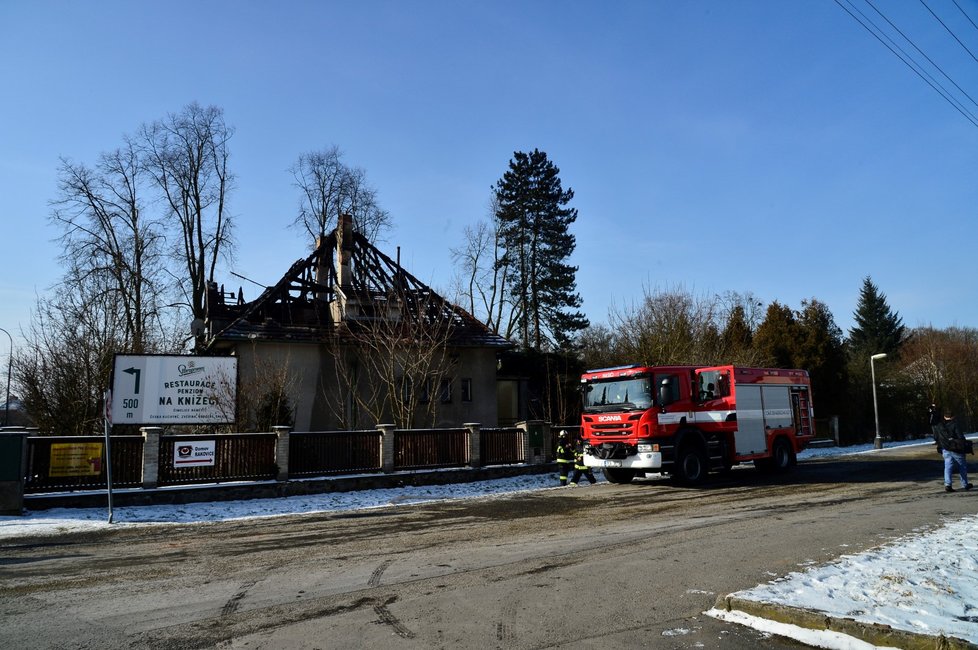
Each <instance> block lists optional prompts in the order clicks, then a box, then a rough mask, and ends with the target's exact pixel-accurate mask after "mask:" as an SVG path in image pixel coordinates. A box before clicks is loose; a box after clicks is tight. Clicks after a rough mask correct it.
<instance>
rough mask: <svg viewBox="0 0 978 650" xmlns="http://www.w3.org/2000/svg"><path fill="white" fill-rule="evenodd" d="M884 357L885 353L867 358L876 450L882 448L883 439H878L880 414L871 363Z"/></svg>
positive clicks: (874, 369) (874, 373) (874, 372)
mask: <svg viewBox="0 0 978 650" xmlns="http://www.w3.org/2000/svg"><path fill="white" fill-rule="evenodd" d="M885 357H886V353H885V352H880V353H879V354H874V355H873V356H871V357H870V358H869V374H870V376H871V377H872V379H873V418H874V419H875V420H876V438H875V439H873V447H874V448H876V449H882V448H883V439H882V438H881V437H880V412H879V409H878V408H877V407H876V368H875V367H874V366H873V362H874V361H876V360H877V359H883V358H885Z"/></svg>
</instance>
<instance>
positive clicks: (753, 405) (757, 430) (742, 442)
mask: <svg viewBox="0 0 978 650" xmlns="http://www.w3.org/2000/svg"><path fill="white" fill-rule="evenodd" d="M766 451H767V437H766V431H765V430H764V402H763V400H762V398H761V387H760V386H753V385H738V386H737V436H736V453H737V455H738V456H749V455H751V454H762V453H765V452H766Z"/></svg>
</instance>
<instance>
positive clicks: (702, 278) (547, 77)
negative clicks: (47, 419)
mask: <svg viewBox="0 0 978 650" xmlns="http://www.w3.org/2000/svg"><path fill="white" fill-rule="evenodd" d="M853 2H855V3H856V4H857V5H858V7H859V8H860V9H861V10H862V11H864V12H866V13H867V14H872V13H873V11H872V8H871V7H870V6H869V5H866V4H864V0H853ZM927 4H928V5H929V6H930V7H931V8H932V9H933V10H934V11H935V13H937V14H938V15H940V16H941V17H942V18H943V19H944V20H945V22H946V23H947V25H948V27H950V28H951V29H952V30H953V31H954V32H955V34H956V35H957V36H958V37H959V38H961V40H962V41H964V42H965V44H967V45H968V46H969V48H970V50H971V52H978V29H976V28H975V27H974V26H973V25H971V24H970V23H969V22H968V21H967V20H966V19H965V17H964V16H963V15H962V13H961V11H960V10H959V9H958V8H957V7H956V6H955V4H954V2H953V0H927ZM958 4H960V6H961V7H962V8H963V9H964V10H966V11H967V12H968V13H969V15H970V18H971V20H973V21H975V22H976V23H978V4H976V2H975V1H974V0H958ZM877 6H878V7H880V8H881V9H882V10H883V11H884V12H885V13H886V15H887V17H888V18H890V19H891V20H892V21H893V22H895V23H896V24H897V25H898V26H900V28H901V29H902V30H903V31H904V32H905V33H907V35H908V36H911V38H913V40H914V42H915V43H916V44H917V45H918V46H919V47H920V48H921V49H923V50H924V51H925V52H927V54H928V56H930V57H931V58H932V59H934V60H935V61H936V62H938V63H939V64H940V65H941V67H942V69H943V70H944V71H945V72H946V73H948V74H949V75H950V76H951V77H952V78H953V79H954V81H955V82H956V83H957V84H958V85H960V86H961V87H962V88H964V89H965V90H967V91H968V92H969V93H970V94H971V95H972V96H973V97H978V61H976V60H975V59H974V58H973V56H972V55H971V54H969V52H968V51H966V50H965V49H963V48H962V47H961V46H960V45H958V44H957V43H955V42H954V40H953V39H952V38H951V37H950V36H949V35H948V33H947V31H945V29H944V28H943V27H942V26H941V25H940V23H938V22H937V21H936V20H935V19H934V18H933V17H932V16H931V15H930V14H929V13H928V12H927V10H926V8H925V6H924V5H923V4H921V3H919V2H914V1H912V0H902V1H899V2H881V1H879V0H877ZM876 18H877V20H879V18H878V16H877V17H876ZM944 83H945V84H946V85H950V84H948V83H947V82H946V81H944ZM0 89H2V96H3V101H2V102H0V224H2V232H3V242H4V246H3V257H2V259H0V327H3V328H5V329H7V330H9V331H11V332H12V333H14V334H15V335H16V334H17V332H19V330H20V329H21V328H26V327H27V325H28V323H29V320H30V311H31V309H32V307H33V305H34V302H35V297H36V295H38V294H43V293H45V292H46V291H47V289H48V287H50V285H51V284H53V283H54V282H55V281H57V279H58V277H59V276H60V273H61V269H60V267H59V266H58V263H57V261H56V256H57V248H56V245H55V244H54V242H53V240H54V239H55V238H56V237H57V235H58V234H59V233H58V231H56V230H55V229H53V228H52V227H51V226H50V225H49V223H48V217H49V215H50V207H49V201H51V200H52V199H54V198H55V197H56V196H57V194H56V192H57V185H56V181H57V167H58V159H59V157H60V156H65V157H68V158H71V159H72V160H74V161H77V162H85V163H89V164H91V163H93V162H94V161H95V160H96V157H97V156H98V154H99V153H100V152H103V151H108V150H111V149H114V148H116V147H117V146H119V145H121V143H122V138H123V135H125V134H130V133H134V132H135V131H136V129H137V128H138V127H139V126H140V125H141V124H143V123H146V122H151V121H153V120H156V119H159V118H162V117H164V116H165V115H166V114H167V113H170V112H177V111H179V110H180V109H181V108H183V107H184V106H185V105H186V104H188V103H190V102H192V101H197V102H199V103H201V104H203V105H216V106H219V107H221V108H223V109H224V111H225V120H226V122H227V123H228V124H229V125H231V126H233V127H234V128H235V129H236V133H235V135H234V138H233V139H232V141H231V152H232V168H233V170H234V172H235V173H236V174H237V187H236V189H235V191H234V193H233V195H232V196H231V208H232V211H233V213H234V215H235V217H236V219H237V231H236V232H237V239H238V252H237V259H236V261H235V263H234V264H233V265H232V266H230V267H226V268H224V269H222V270H221V272H220V278H221V280H222V281H224V282H225V283H226V284H227V285H228V287H233V288H236V287H237V286H238V285H239V284H244V289H245V297H246V298H247V299H251V298H254V297H256V296H257V293H258V291H259V289H258V288H257V287H255V286H254V285H250V284H248V283H242V282H241V281H240V280H238V279H236V278H234V277H232V276H231V274H230V271H234V272H236V273H239V274H241V275H244V276H246V277H248V278H251V279H253V280H255V281H257V282H259V283H262V284H271V283H273V282H275V281H276V280H278V279H279V278H280V277H281V275H282V274H284V272H285V271H286V270H287V269H288V268H289V266H290V265H291V264H292V262H294V261H295V260H297V259H299V258H300V257H303V256H304V255H305V253H306V250H307V248H308V242H306V241H304V239H303V238H302V236H301V233H300V232H299V231H297V230H295V229H292V228H289V227H288V224H290V223H291V222H292V220H293V218H294V216H295V214H296V210H297V204H298V193H297V191H296V189H295V188H294V187H293V179H292V176H291V174H290V173H289V172H288V169H289V168H290V167H291V166H292V165H293V163H294V162H295V160H296V159H297V158H298V156H299V155H300V154H302V153H305V152H309V151H313V150H320V149H324V148H326V147H329V146H331V145H337V146H338V147H339V148H340V149H341V150H342V151H343V152H344V154H345V157H344V160H345V161H346V162H347V163H348V164H350V165H352V166H359V167H362V168H364V169H365V170H366V172H367V178H368V180H369V182H370V183H371V184H372V185H373V186H374V187H375V188H376V189H377V190H378V193H379V200H380V203H381V205H382V207H384V208H385V209H387V210H388V211H389V212H390V213H391V215H392V217H393V220H394V224H395V228H394V230H393V231H392V232H390V233H388V235H387V237H386V242H384V243H382V244H381V245H380V247H381V248H382V249H383V250H385V251H386V252H388V253H389V254H390V255H391V256H393V255H394V254H395V251H396V247H398V246H400V248H401V260H402V263H403V264H404V266H405V267H406V268H407V269H408V270H410V271H411V272H412V273H414V274H415V275H416V276H418V277H419V278H420V279H422V280H423V281H425V282H428V283H429V284H431V285H432V286H434V287H435V288H436V289H439V290H442V291H447V289H448V287H449V286H450V281H451V277H452V275H453V272H454V269H453V267H452V262H451V257H450V254H449V249H450V248H451V247H457V246H460V245H461V244H462V243H463V229H464V228H465V226H467V225H472V224H474V223H475V222H477V221H478V220H480V219H484V218H485V216H486V211H487V204H488V200H489V195H490V188H491V186H492V185H493V184H494V183H495V182H496V180H497V179H499V177H500V176H501V175H502V174H503V172H504V171H505V170H506V168H507V165H508V162H509V160H510V158H511V157H512V155H513V152H514V151H516V150H520V151H530V150H532V149H533V148H539V149H541V150H543V151H545V152H547V154H548V155H549V156H550V158H551V160H552V161H553V162H554V163H555V164H556V165H557V166H558V167H559V168H560V170H561V178H562V181H563V184H564V187H565V188H567V187H571V188H573V190H574V192H575V194H576V196H575V199H574V201H573V202H572V205H573V206H574V207H576V208H577V209H578V211H579V217H578V221H577V223H576V224H575V226H574V233H575V234H576V236H577V242H578V245H577V250H576V252H575V253H574V255H573V257H572V260H571V261H572V263H574V264H576V265H578V266H579V267H580V270H579V272H578V288H579V291H580V293H581V295H582V297H583V299H584V306H583V309H584V311H585V313H586V314H587V315H588V317H589V318H590V319H591V321H592V322H604V321H606V319H607V314H608V310H609V308H610V307H612V306H619V307H622V306H628V305H630V304H632V303H633V301H637V300H639V299H640V298H641V296H642V293H643V289H646V288H648V289H651V290H655V289H671V288H675V287H678V286H682V287H684V288H686V289H688V290H691V291H693V292H694V293H695V294H698V295H707V294H712V293H721V292H725V291H738V292H747V291H750V292H753V293H755V294H756V295H757V296H758V297H759V298H760V299H761V300H763V301H764V302H765V303H768V302H770V301H773V300H778V301H780V302H782V303H783V304H786V305H788V306H790V307H792V308H795V309H798V308H800V303H801V301H802V300H804V299H807V298H813V297H814V298H817V299H818V300H821V301H823V302H825V303H826V304H827V305H828V307H829V309H830V310H831V311H832V313H833V314H834V316H835V319H836V322H837V324H838V325H839V326H840V327H842V328H843V329H844V330H848V328H849V327H851V326H852V312H853V310H854V309H855V307H856V301H857V299H858V294H859V288H860V286H861V284H862V280H863V278H864V277H866V276H867V275H871V276H872V277H873V280H874V281H875V282H876V283H877V285H878V286H879V287H880V290H881V291H882V292H883V293H885V294H886V296H887V299H888V301H889V303H890V305H891V307H892V308H893V309H894V310H896V311H897V312H898V313H899V314H900V316H902V317H903V319H904V322H905V323H906V324H907V325H909V326H911V327H914V326H920V325H933V326H935V327H947V326H968V327H975V326H978V300H976V299H975V298H976V291H975V289H976V284H978V280H976V278H978V268H976V266H975V264H973V263H972V262H973V261H974V253H975V251H976V226H975V224H976V219H975V217H976V211H978V183H976V179H978V128H976V127H975V125H974V124H972V123H971V122H969V121H968V120H967V119H965V118H964V117H962V115H961V114H960V113H958V112H957V111H956V110H955V109H954V108H953V107H952V106H951V105H949V104H948V102H946V101H945V100H944V99H942V98H941V97H940V96H939V95H938V94H937V93H936V92H935V91H934V90H933V89H931V88H930V87H928V86H927V85H926V84H925V83H924V82H923V81H922V80H921V79H920V78H919V77H917V76H916V75H915V74H914V73H913V72H911V70H910V69H908V68H907V67H906V65H904V64H903V63H901V62H900V61H899V60H898V59H897V58H896V57H895V56H894V55H893V54H892V53H891V52H889V51H888V50H886V49H885V48H884V47H883V46H882V45H881V44H880V43H879V42H878V41H877V40H876V39H874V38H873V37H872V36H871V35H870V34H869V33H868V32H867V31H866V30H865V29H864V28H863V27H861V26H860V25H859V24H857V23H856V22H855V21H854V20H853V19H852V18H851V17H850V16H849V15H848V14H846V13H845V12H844V11H843V10H842V9H841V8H840V6H839V5H838V4H836V2H834V1H833V0H785V1H782V0H767V1H749V0H743V1H731V2H727V1H720V0H714V1H697V0H693V1H689V2H672V1H644V2H628V1H623V2H615V3H605V2H598V1H593V2H582V1H573V0H571V1H565V2H556V1H553V2H544V1H541V2H525V1H520V2H509V1H496V2H488V1H482V2H475V1H425V0H417V1H391V2H387V1H376V0H358V1H357V2H352V1H351V2H297V1H285V2H277V3H265V2H243V1H235V2H231V1H220V2H218V1H200V2H186V1H183V0H176V1H174V2H167V3H144V2H117V1H104V0H103V1H99V2H80V1H76V2H55V1H42V2H35V1H29V0H0ZM964 101H966V102H967V101H968V100H964ZM970 109H971V110H972V111H973V112H976V113H978V107H976V106H975V105H973V104H971V105H970ZM0 347H2V348H5V347H6V346H5V345H0ZM5 351H6V350H4V352H5Z"/></svg>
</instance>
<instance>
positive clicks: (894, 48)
mask: <svg viewBox="0 0 978 650" xmlns="http://www.w3.org/2000/svg"><path fill="white" fill-rule="evenodd" d="M847 2H848V3H849V5H850V6H851V7H852V10H850V9H849V7H847V6H846V5H844V4H843V3H842V0H835V3H836V4H837V5H839V7H841V8H842V10H843V11H845V12H846V13H847V14H849V16H850V17H852V19H853V20H855V21H856V22H857V23H859V24H860V25H862V27H863V29H865V30H866V31H868V32H869V33H870V34H872V35H873V37H874V38H875V39H876V40H878V41H879V42H880V43H882V44H883V46H884V47H885V48H886V49H888V50H889V51H890V52H891V53H892V54H893V55H894V56H895V57H897V58H898V59H900V60H901V61H902V62H903V63H904V65H906V66H907V67H908V68H910V69H911V70H913V72H914V74H916V75H917V76H918V77H920V78H921V79H923V81H924V83H926V84H927V85H928V86H930V87H931V88H933V89H934V91H935V92H936V93H937V94H939V95H940V96H941V97H942V98H943V99H944V101H946V102H947V103H948V104H950V105H951V106H953V107H954V110H956V111H958V112H959V113H961V115H962V116H963V117H964V118H965V119H966V120H968V121H969V122H971V124H972V125H973V126H976V127H978V117H976V116H975V115H974V114H972V113H971V112H970V111H968V110H967V109H966V108H965V107H964V106H963V105H962V104H961V103H960V102H959V101H957V100H956V99H954V98H953V97H952V96H951V94H950V93H949V92H948V91H947V89H946V88H944V86H942V85H941V84H940V83H938V82H937V80H935V79H934V78H933V77H932V76H930V74H929V73H927V72H925V71H924V70H923V68H922V67H921V66H920V64H918V63H917V62H915V61H914V60H913V58H912V57H911V56H910V55H908V54H907V53H906V52H904V51H903V49H902V48H901V47H899V46H898V45H897V44H896V43H895V42H894V41H893V39H892V38H890V37H889V36H886V35H885V34H884V32H883V30H882V29H880V28H879V27H878V26H877V25H876V23H874V22H873V21H872V20H871V19H870V18H869V17H868V16H867V15H866V14H864V13H863V12H862V11H860V10H859V9H857V8H856V7H855V6H854V5H853V4H852V0H847ZM874 9H875V7H874ZM853 11H855V12H857V13H858V14H859V15H860V16H862V17H863V20H860V18H859V17H858V16H856V14H855V13H853ZM864 21H865V22H864ZM870 26H872V27H870ZM877 32H879V33H877ZM881 34H883V35H884V36H886V38H887V39H888V40H889V41H890V42H891V43H893V45H890V43H887V41H886V40H884V39H883V36H881ZM905 38H906V37H905ZM898 50H899V52H898ZM955 85H957V84H955Z"/></svg>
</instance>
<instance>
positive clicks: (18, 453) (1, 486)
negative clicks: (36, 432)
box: [0, 431, 27, 515]
mask: <svg viewBox="0 0 978 650" xmlns="http://www.w3.org/2000/svg"><path fill="white" fill-rule="evenodd" d="M26 458H27V432H26V431H14V432H6V431H5V432H0V514H2V515H21V514H23V513H24V462H25V460H26Z"/></svg>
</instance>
